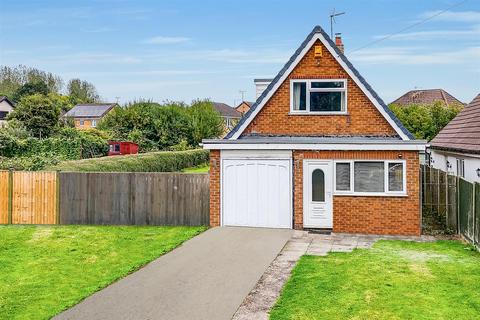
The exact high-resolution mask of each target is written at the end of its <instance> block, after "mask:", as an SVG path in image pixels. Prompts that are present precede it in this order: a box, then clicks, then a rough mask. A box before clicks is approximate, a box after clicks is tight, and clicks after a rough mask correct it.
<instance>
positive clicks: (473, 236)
mask: <svg viewBox="0 0 480 320" xmlns="http://www.w3.org/2000/svg"><path fill="white" fill-rule="evenodd" d="M476 188H477V184H476V183H475V182H473V192H472V208H473V209H472V211H473V212H472V214H473V232H472V240H473V245H474V246H475V245H476V244H475V235H476V233H475V231H476V230H475V229H476V228H475V225H476V222H477V221H476V220H475V189H476Z"/></svg>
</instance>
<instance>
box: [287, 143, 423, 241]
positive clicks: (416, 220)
mask: <svg viewBox="0 0 480 320" xmlns="http://www.w3.org/2000/svg"><path fill="white" fill-rule="evenodd" d="M399 155H401V158H399ZM304 159H328V160H331V159H333V160H348V159H355V160H398V159H403V160H405V162H406V169H407V196H402V197H398V196H387V197H385V196H345V195H341V196H339V195H334V196H333V231H334V232H346V233H369V234H399V235H420V232H421V225H420V198H419V194H420V193H419V191H420V190H419V188H420V172H419V170H420V166H419V157H418V152H417V151H318V152H317V151H294V152H293V166H294V167H293V172H294V173H293V175H294V226H295V229H302V228H303V160H304Z"/></svg>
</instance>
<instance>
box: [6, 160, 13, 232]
mask: <svg viewBox="0 0 480 320" xmlns="http://www.w3.org/2000/svg"><path fill="white" fill-rule="evenodd" d="M12 216H13V170H11V169H10V170H8V222H7V223H8V224H12V222H13V221H12Z"/></svg>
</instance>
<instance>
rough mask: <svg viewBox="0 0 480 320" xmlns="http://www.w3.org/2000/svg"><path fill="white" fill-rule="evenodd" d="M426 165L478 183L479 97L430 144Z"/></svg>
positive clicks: (479, 180) (479, 142)
mask: <svg viewBox="0 0 480 320" xmlns="http://www.w3.org/2000/svg"><path fill="white" fill-rule="evenodd" d="M430 150H431V151H430V165H431V166H433V167H434V168H436V169H440V170H443V171H446V172H448V173H450V174H453V175H457V176H459V177H462V178H465V179H466V180H468V181H470V182H480V94H479V95H478V96H477V97H476V98H475V99H473V101H472V102H470V103H469V104H468V105H467V106H466V107H465V108H464V109H463V110H462V111H460V113H459V114H458V115H457V116H456V117H455V118H454V119H453V120H452V121H450V122H449V123H448V124H447V125H446V126H445V127H444V128H443V129H442V130H441V131H440V132H439V133H438V134H437V135H436V136H435V138H433V140H432V141H431V142H430Z"/></svg>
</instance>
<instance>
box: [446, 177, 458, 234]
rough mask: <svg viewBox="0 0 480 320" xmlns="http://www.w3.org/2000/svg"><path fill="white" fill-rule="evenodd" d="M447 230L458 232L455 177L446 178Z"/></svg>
mask: <svg viewBox="0 0 480 320" xmlns="http://www.w3.org/2000/svg"><path fill="white" fill-rule="evenodd" d="M447 183H448V186H447V228H449V229H450V230H454V231H455V232H457V231H458V212H457V208H458V206H457V177H455V176H452V175H448V177H447Z"/></svg>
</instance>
